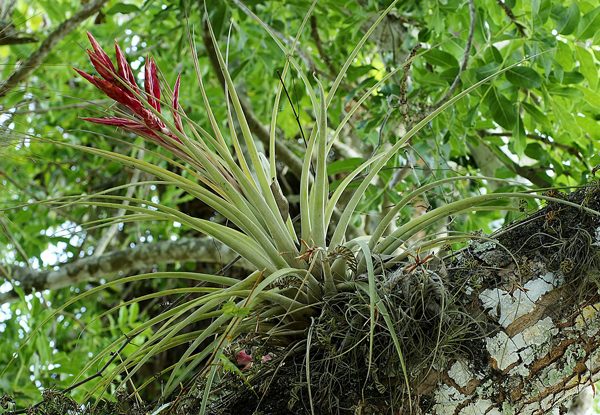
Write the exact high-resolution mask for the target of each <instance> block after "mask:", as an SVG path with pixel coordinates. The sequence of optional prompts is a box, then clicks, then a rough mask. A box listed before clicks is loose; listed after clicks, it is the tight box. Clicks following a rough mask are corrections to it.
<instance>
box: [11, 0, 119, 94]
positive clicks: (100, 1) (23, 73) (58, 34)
mask: <svg viewBox="0 0 600 415" xmlns="http://www.w3.org/2000/svg"><path fill="white" fill-rule="evenodd" d="M107 1H108V0H91V1H90V2H89V3H86V4H85V5H84V6H83V7H82V8H81V9H80V10H79V11H78V12H77V13H75V14H74V15H73V16H71V17H70V18H68V19H67V20H65V21H64V22H62V23H61V24H60V25H59V26H58V27H57V28H56V29H54V31H53V32H52V33H50V34H49V35H48V37H47V38H46V39H44V41H43V42H42V44H41V45H40V47H39V48H38V49H37V50H36V51H35V52H34V53H33V54H32V55H31V56H30V57H29V58H27V60H25V61H24V62H22V63H21V65H20V66H19V67H18V68H17V69H16V70H15V71H14V72H13V73H12V74H11V75H10V76H9V77H8V79H6V80H5V81H4V82H2V84H0V97H3V96H5V95H6V94H7V93H9V92H10V91H11V90H13V89H14V88H15V87H16V86H17V85H18V84H19V83H20V82H22V81H23V80H25V79H26V78H27V77H28V76H29V75H30V74H31V73H32V72H33V71H34V70H36V69H37V68H38V66H40V65H41V64H42V62H43V61H44V59H46V57H47V56H48V55H49V54H50V52H52V49H53V48H54V47H55V46H56V45H57V44H58V42H60V41H61V40H62V39H63V38H64V37H65V36H66V35H68V34H69V33H70V32H72V31H73V29H75V28H76V27H77V26H78V25H79V24H80V23H81V22H83V21H84V20H85V19H87V18H88V17H90V16H92V15H93V14H95V13H96V12H98V10H100V8H101V7H102V6H103V5H104V4H105V3H106V2H107Z"/></svg>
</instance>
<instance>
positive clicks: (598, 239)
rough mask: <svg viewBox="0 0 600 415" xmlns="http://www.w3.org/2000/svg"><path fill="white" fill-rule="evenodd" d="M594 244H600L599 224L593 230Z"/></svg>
mask: <svg viewBox="0 0 600 415" xmlns="http://www.w3.org/2000/svg"><path fill="white" fill-rule="evenodd" d="M592 245H594V246H600V226H599V227H597V228H596V229H595V230H594V242H592Z"/></svg>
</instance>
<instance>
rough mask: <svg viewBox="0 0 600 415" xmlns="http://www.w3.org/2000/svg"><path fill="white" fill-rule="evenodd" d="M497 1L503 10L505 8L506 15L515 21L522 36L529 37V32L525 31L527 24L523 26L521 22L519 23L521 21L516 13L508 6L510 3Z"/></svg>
mask: <svg viewBox="0 0 600 415" xmlns="http://www.w3.org/2000/svg"><path fill="white" fill-rule="evenodd" d="M496 2H497V3H498V5H499V6H500V7H501V8H502V10H504V14H506V16H507V17H508V18H509V19H510V21H511V22H513V24H514V25H515V27H516V28H517V31H518V32H519V34H520V35H521V36H522V37H527V34H526V33H525V26H523V25H522V24H521V23H519V21H518V20H517V18H516V17H515V14H514V13H513V11H512V10H511V9H510V7H508V5H507V4H506V3H504V1H503V0H496Z"/></svg>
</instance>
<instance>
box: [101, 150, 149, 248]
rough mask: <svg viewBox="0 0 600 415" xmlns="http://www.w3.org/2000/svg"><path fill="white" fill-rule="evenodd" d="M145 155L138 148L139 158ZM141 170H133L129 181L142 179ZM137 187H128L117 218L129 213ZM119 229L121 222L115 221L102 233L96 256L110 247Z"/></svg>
mask: <svg viewBox="0 0 600 415" xmlns="http://www.w3.org/2000/svg"><path fill="white" fill-rule="evenodd" d="M143 157H144V149H143V148H140V149H139V150H138V158H140V159H141V158H143ZM141 172H142V171H141V170H140V169H135V170H134V171H133V174H132V175H131V180H130V182H129V183H130V184H132V185H134V184H136V183H137V182H138V181H139V180H140V174H141ZM135 189H136V186H130V187H128V188H127V192H126V194H125V200H123V207H122V208H121V209H119V210H118V211H117V213H116V215H115V216H114V217H115V219H116V218H119V217H121V216H124V215H125V214H126V213H127V206H129V199H130V198H131V197H132V196H133V192H134V191H135ZM118 230H119V223H113V224H112V225H110V227H109V228H108V229H107V230H106V232H104V234H103V235H102V237H101V238H100V240H99V241H98V243H97V244H96V247H95V249H94V256H96V257H97V256H100V255H102V254H103V253H104V251H105V250H106V248H107V247H108V244H109V243H110V241H111V240H112V239H113V238H114V236H115V235H116V234H117V231H118Z"/></svg>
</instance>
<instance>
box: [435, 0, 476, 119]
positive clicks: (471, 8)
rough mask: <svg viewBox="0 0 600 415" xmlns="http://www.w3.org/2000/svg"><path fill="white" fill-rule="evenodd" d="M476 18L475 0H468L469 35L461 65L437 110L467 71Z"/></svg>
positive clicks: (437, 105)
mask: <svg viewBox="0 0 600 415" xmlns="http://www.w3.org/2000/svg"><path fill="white" fill-rule="evenodd" d="M476 17H477V16H476V14H475V0H469V20H470V22H469V35H468V36H467V44H466V45H465V53H464V54H463V59H462V63H461V65H460V67H459V68H458V73H457V74H456V77H455V78H454V81H453V82H452V85H450V88H448V91H446V94H444V96H443V97H442V98H441V99H440V100H439V101H438V102H437V104H435V105H434V108H439V107H440V105H442V104H443V103H444V102H446V101H447V100H448V99H449V98H450V97H451V96H452V93H453V92H454V90H455V89H456V87H457V86H458V83H459V82H460V75H461V74H462V73H463V72H464V70H465V69H467V64H468V63H469V55H470V53H471V46H472V45H473V34H474V33H475V19H476Z"/></svg>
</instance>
